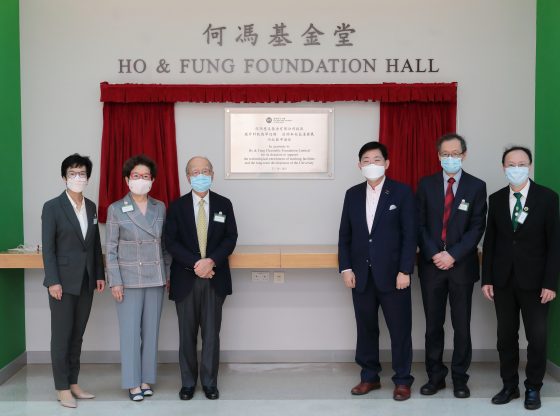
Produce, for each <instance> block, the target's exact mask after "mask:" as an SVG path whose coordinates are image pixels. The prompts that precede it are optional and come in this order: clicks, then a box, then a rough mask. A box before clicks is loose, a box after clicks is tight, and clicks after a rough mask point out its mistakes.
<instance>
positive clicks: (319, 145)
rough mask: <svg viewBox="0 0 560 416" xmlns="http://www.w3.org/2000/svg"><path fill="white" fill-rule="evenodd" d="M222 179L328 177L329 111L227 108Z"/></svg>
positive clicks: (330, 168)
mask: <svg viewBox="0 0 560 416" xmlns="http://www.w3.org/2000/svg"><path fill="white" fill-rule="evenodd" d="M225 117H226V120H225V125H226V134H225V148H226V167H225V172H226V179H332V178H333V165H334V163H333V162H334V159H333V143H334V141H333V120H334V117H333V109H332V108H330V107H329V108H327V107H320V108H316V107H313V108H311V107H309V108H308V107H297V108H278V107H265V108H248V107H240V108H226V109H225Z"/></svg>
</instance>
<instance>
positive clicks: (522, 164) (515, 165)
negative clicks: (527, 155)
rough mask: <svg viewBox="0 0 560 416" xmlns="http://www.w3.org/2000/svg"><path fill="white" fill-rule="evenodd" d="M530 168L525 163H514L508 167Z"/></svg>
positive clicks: (507, 166)
mask: <svg viewBox="0 0 560 416" xmlns="http://www.w3.org/2000/svg"><path fill="white" fill-rule="evenodd" d="M528 167H529V163H525V162H522V163H517V164H516V163H513V162H512V163H508V164H507V165H506V168H528Z"/></svg>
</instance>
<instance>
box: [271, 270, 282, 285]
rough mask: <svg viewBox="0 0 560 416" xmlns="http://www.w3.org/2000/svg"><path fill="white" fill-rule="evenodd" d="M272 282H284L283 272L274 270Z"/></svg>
mask: <svg viewBox="0 0 560 416" xmlns="http://www.w3.org/2000/svg"><path fill="white" fill-rule="evenodd" d="M273 279H274V280H273V281H274V283H284V272H274V277H273Z"/></svg>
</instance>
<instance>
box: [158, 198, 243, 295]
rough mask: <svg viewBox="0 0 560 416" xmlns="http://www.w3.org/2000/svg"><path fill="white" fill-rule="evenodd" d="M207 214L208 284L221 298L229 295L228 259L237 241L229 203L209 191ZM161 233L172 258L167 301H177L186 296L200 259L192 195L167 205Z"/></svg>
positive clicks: (191, 285)
mask: <svg viewBox="0 0 560 416" xmlns="http://www.w3.org/2000/svg"><path fill="white" fill-rule="evenodd" d="M208 213H209V215H208V238H207V242H206V257H207V258H211V259H212V260H214V263H216V266H215V268H214V273H215V274H214V276H213V277H212V279H210V283H211V285H212V286H213V288H214V290H215V291H216V293H217V294H218V295H220V296H223V297H225V296H227V295H230V294H231V293H232V291H231V273H230V269H229V261H228V257H229V255H230V254H231V253H232V252H233V250H234V248H235V244H236V242H237V225H236V223H235V216H234V214H233V206H232V205H231V201H230V200H229V199H227V198H225V197H223V196H221V195H219V194H217V193H215V192H212V191H210V198H209V206H208ZM219 213H221V214H223V215H225V221H224V222H220V221H217V218H216V214H219ZM164 234H165V244H166V247H167V250H168V251H169V253H170V254H171V256H172V257H173V261H172V263H171V286H170V289H169V299H171V300H175V301H178V302H179V301H181V300H182V299H184V298H185V296H187V294H188V293H189V292H190V291H191V289H192V287H193V284H194V281H195V279H198V277H197V276H196V274H195V272H194V264H195V263H196V262H197V261H198V260H200V258H201V257H200V247H199V246H198V237H197V233H196V219H195V214H194V207H193V197H192V192H189V193H188V194H186V195H183V196H182V197H181V198H179V199H178V200H176V201H175V202H173V203H172V204H171V205H170V206H169V209H168V211H167V222H166V224H165V231H164Z"/></svg>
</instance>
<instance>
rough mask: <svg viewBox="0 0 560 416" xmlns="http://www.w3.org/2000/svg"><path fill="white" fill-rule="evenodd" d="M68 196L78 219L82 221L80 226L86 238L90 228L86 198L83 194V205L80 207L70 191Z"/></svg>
mask: <svg viewBox="0 0 560 416" xmlns="http://www.w3.org/2000/svg"><path fill="white" fill-rule="evenodd" d="M66 196H67V197H68V199H69V200H70V203H71V204H72V208H74V212H75V213H76V217H78V221H79V223H80V228H81V229H82V236H83V237H84V240H85V238H86V234H87V229H88V221H87V212H86V199H85V197H83V196H82V198H83V199H82V206H81V207H80V209H78V205H77V204H76V203H75V202H74V200H73V199H72V198H71V197H70V195H69V194H68V192H66Z"/></svg>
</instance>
